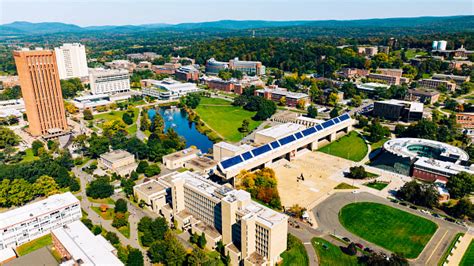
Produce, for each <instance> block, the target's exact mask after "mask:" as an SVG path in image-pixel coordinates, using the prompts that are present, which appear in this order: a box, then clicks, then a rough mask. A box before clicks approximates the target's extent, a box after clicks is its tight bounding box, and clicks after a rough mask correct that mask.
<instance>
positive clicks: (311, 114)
mask: <svg viewBox="0 0 474 266" xmlns="http://www.w3.org/2000/svg"><path fill="white" fill-rule="evenodd" d="M307 111H308V117H310V118H316V116H318V108H316V106H314V105H312V104H311V105H310V106H308V109H307Z"/></svg>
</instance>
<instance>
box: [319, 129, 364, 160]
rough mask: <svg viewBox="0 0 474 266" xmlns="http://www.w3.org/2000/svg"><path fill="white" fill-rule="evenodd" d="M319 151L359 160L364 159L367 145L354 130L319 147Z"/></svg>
mask: <svg viewBox="0 0 474 266" xmlns="http://www.w3.org/2000/svg"><path fill="white" fill-rule="evenodd" d="M319 151H321V152H324V153H327V154H331V155H334V156H337V157H341V158H344V159H348V160H351V161H355V162H359V161H360V160H362V159H364V157H365V155H366V154H367V151H368V147H367V144H366V143H365V141H364V140H363V139H362V138H361V137H360V136H359V134H357V132H355V131H352V132H351V133H349V134H348V135H346V136H344V137H342V138H340V139H338V140H336V141H334V142H333V143H331V144H328V145H326V146H324V147H322V148H321V149H319Z"/></svg>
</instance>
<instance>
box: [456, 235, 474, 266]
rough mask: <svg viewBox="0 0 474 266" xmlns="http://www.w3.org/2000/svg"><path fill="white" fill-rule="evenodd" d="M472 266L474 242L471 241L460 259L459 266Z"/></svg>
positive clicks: (473, 263) (473, 262)
mask: <svg viewBox="0 0 474 266" xmlns="http://www.w3.org/2000/svg"><path fill="white" fill-rule="evenodd" d="M472 265H474V240H471V244H469V247H468V248H467V250H466V253H464V256H463V257H462V259H461V263H459V266H472Z"/></svg>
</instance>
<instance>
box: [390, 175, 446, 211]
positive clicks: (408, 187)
mask: <svg viewBox="0 0 474 266" xmlns="http://www.w3.org/2000/svg"><path fill="white" fill-rule="evenodd" d="M397 197H399V198H401V199H403V200H406V201H408V202H411V203H413V204H415V205H420V206H425V207H428V208H433V207H435V206H437V205H438V199H439V193H438V190H436V188H435V187H434V185H433V184H420V183H418V182H416V181H415V180H413V181H410V182H407V183H405V184H404V185H403V186H402V187H401V188H400V189H399V190H398V191H397Z"/></svg>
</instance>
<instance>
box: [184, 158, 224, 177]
mask: <svg viewBox="0 0 474 266" xmlns="http://www.w3.org/2000/svg"><path fill="white" fill-rule="evenodd" d="M216 166H217V161H215V160H213V159H211V158H209V157H206V156H200V157H197V158H194V159H191V160H189V161H186V162H184V168H186V169H189V170H192V171H194V172H195V173H199V174H203V175H210V174H212V173H214V171H215V169H216Z"/></svg>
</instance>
